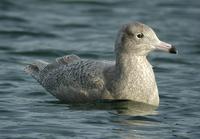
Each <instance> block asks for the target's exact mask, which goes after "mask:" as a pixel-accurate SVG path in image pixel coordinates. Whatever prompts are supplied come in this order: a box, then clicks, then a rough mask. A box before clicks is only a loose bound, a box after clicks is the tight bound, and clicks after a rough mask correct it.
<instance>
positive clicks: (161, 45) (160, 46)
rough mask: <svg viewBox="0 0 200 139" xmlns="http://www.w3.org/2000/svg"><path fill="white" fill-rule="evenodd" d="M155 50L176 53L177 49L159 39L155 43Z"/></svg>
mask: <svg viewBox="0 0 200 139" xmlns="http://www.w3.org/2000/svg"><path fill="white" fill-rule="evenodd" d="M155 48H156V50H160V51H165V52H168V53H172V54H177V53H178V51H177V50H176V48H175V47H174V46H172V45H171V44H169V43H166V42H163V41H160V42H159V43H158V44H157V45H155Z"/></svg>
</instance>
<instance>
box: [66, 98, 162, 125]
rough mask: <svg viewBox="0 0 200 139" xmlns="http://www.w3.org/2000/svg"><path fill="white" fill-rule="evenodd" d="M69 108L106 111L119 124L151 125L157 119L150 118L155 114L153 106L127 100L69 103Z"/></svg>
mask: <svg viewBox="0 0 200 139" xmlns="http://www.w3.org/2000/svg"><path fill="white" fill-rule="evenodd" d="M69 107H70V109H74V110H75V109H76V110H103V111H108V112H109V113H110V114H111V115H110V120H111V121H112V122H118V123H120V124H131V125H149V124H150V125H151V124H155V123H157V122H159V121H157V120H155V119H153V118H150V117H149V116H151V115H156V114H158V112H157V111H156V108H157V107H155V106H152V105H147V104H144V103H139V102H134V101H128V100H99V101H97V102H95V103H87V104H71V105H70V106H69Z"/></svg>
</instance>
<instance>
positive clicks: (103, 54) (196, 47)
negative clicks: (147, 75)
mask: <svg viewBox="0 0 200 139" xmlns="http://www.w3.org/2000/svg"><path fill="white" fill-rule="evenodd" d="M130 21H141V22H144V23H145V24H148V25H149V26H151V27H153V28H154V29H155V30H156V32H157V34H158V36H159V38H160V39H161V40H163V41H166V42H169V43H172V44H174V46H176V48H177V49H178V50H179V54H178V55H170V54H165V53H157V52H154V53H152V54H151V56H150V61H151V63H152V65H153V66H154V67H155V74H156V79H157V83H158V88H159V93H160V100H161V102H160V106H159V107H158V108H157V109H156V110H154V109H153V108H151V107H149V106H144V105H143V106H142V105H140V104H134V103H132V102H97V103H93V104H62V103H60V102H59V101H58V100H57V99H55V98H54V97H53V96H51V95H50V94H48V93H47V92H46V91H45V90H44V89H43V88H42V87H41V86H40V85H39V84H38V83H37V82H36V81H35V80H34V79H32V78H31V77H30V76H28V75H26V74H25V73H24V72H23V67H24V66H25V65H26V64H28V63H30V62H32V61H33V60H35V59H43V60H47V61H52V60H53V59H55V58H56V57H59V56H63V55H67V54H71V53H74V54H77V55H79V56H81V57H83V58H91V59H105V60H114V53H113V45H114V41H115V37H116V34H117V31H118V30H119V28H120V26H121V25H122V24H124V23H127V22H130ZM199 23H200V1H199V0H190V1H189V0H168V1H166V0H163V1H162V0H148V1H147V0H146V1H144V0H138V1H136V0H0V138H1V139H16V138H18V139H23V138H25V139H27V138H29V139H30V138H34V139H36V138H37V139H44V138H47V139H55V138H56V139H65V138H76V139H77V138H80V139H82V138H92V139H93V138H96V139H100V138H102V139H105V138H106V139H111V138H112V139H133V138H134V139H140V138H141V139H161V138H162V139H172V138H179V139H188V138H195V139H197V138H199V136H200V94H199V93H200V74H199V68H200V57H199V55H200V37H199V36H200V29H199V25H200V24H199Z"/></svg>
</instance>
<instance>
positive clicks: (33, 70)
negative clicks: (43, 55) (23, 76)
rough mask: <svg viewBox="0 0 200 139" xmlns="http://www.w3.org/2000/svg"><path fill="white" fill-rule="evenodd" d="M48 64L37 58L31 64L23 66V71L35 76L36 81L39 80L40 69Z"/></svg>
mask: <svg viewBox="0 0 200 139" xmlns="http://www.w3.org/2000/svg"><path fill="white" fill-rule="evenodd" d="M47 65H48V63H47V62H45V61H42V60H37V61H35V62H34V63H32V64H29V65H27V66H26V67H25V68H24V71H25V72H26V73H27V74H29V75H31V76H32V77H33V78H35V79H36V80H37V81H39V79H40V78H39V73H40V71H42V70H43V69H44V68H45V67H46V66H47Z"/></svg>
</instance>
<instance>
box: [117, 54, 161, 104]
mask: <svg viewBox="0 0 200 139" xmlns="http://www.w3.org/2000/svg"><path fill="white" fill-rule="evenodd" d="M115 81H116V84H117V85H116V86H117V87H116V88H115V91H116V92H117V93H119V94H118V95H117V96H118V97H119V98H122V99H129V98H131V99H132V100H135V101H139V102H144V103H148V104H152V105H158V103H159V98H158V91H157V85H156V81H155V77H154V72H153V69H152V66H151V64H150V63H149V62H148V60H147V58H146V56H137V55H128V54H118V55H117V56H116V65H115Z"/></svg>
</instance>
